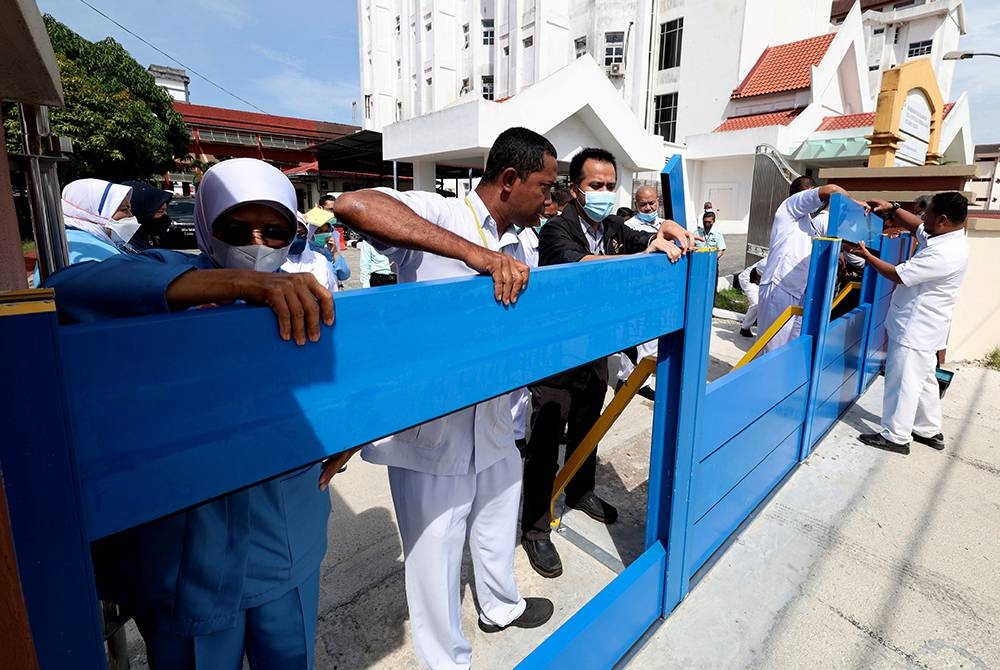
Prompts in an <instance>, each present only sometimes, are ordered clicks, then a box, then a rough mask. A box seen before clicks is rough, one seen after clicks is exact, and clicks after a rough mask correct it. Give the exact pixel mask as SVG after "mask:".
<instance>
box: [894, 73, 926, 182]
mask: <svg viewBox="0 0 1000 670" xmlns="http://www.w3.org/2000/svg"><path fill="white" fill-rule="evenodd" d="M899 134H900V136H901V137H902V138H903V141H902V142H901V143H900V145H899V149H897V150H896V160H895V165H897V166H907V165H923V164H924V163H925V162H926V160H927V143H928V141H929V140H930V136H931V108H930V105H929V104H927V98H925V97H924V94H923V92H922V91H920V90H917V89H914V90H911V91H910V92H909V93H907V94H906V102H905V103H903V111H902V114H900V118H899Z"/></svg>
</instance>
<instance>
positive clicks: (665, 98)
mask: <svg viewBox="0 0 1000 670" xmlns="http://www.w3.org/2000/svg"><path fill="white" fill-rule="evenodd" d="M653 104H654V105H655V109H656V117H655V118H656V120H655V123H656V128H655V129H654V132H655V133H656V134H657V135H659V136H660V137H662V138H663V139H665V140H666V141H667V142H673V141H674V140H675V139H676V137H677V94H676V93H667V94H666V95H658V96H656V97H655V98H654V103H653Z"/></svg>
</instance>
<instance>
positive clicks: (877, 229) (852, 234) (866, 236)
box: [827, 193, 883, 251]
mask: <svg viewBox="0 0 1000 670" xmlns="http://www.w3.org/2000/svg"><path fill="white" fill-rule="evenodd" d="M829 221H830V225H829V228H828V229H827V235H829V236H830V237H840V238H842V239H845V240H847V241H849V242H854V243H857V242H864V243H865V245H866V246H867V247H868V248H869V249H873V250H875V251H878V250H879V249H881V248H882V227H883V221H882V217H880V216H878V215H877V214H867V215H866V214H865V210H864V209H862V207H861V205H859V204H857V203H856V202H854V201H853V200H851V199H850V198H848V197H847V196H845V195H844V194H843V193H834V194H833V196H831V198H830V219H829Z"/></svg>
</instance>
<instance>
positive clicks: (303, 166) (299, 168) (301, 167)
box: [282, 161, 319, 177]
mask: <svg viewBox="0 0 1000 670" xmlns="http://www.w3.org/2000/svg"><path fill="white" fill-rule="evenodd" d="M318 170H319V161H313V162H311V163H299V164H298V165H293V166H292V167H288V168H285V169H283V170H282V172H284V173H285V174H286V175H288V176H289V177H291V176H293V175H297V174H309V173H310V172H316V171H318Z"/></svg>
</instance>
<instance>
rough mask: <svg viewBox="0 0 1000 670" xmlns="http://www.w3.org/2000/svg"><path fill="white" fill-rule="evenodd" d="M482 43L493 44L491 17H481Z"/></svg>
mask: <svg viewBox="0 0 1000 670" xmlns="http://www.w3.org/2000/svg"><path fill="white" fill-rule="evenodd" d="M483 44H484V45H486V46H490V45H492V44H493V19H483Z"/></svg>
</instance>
